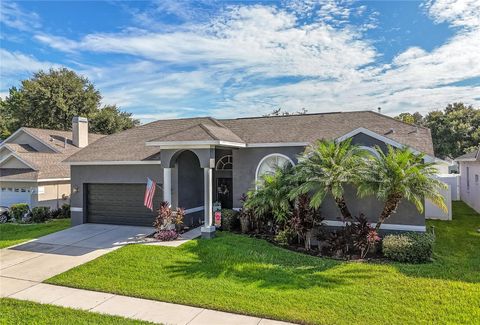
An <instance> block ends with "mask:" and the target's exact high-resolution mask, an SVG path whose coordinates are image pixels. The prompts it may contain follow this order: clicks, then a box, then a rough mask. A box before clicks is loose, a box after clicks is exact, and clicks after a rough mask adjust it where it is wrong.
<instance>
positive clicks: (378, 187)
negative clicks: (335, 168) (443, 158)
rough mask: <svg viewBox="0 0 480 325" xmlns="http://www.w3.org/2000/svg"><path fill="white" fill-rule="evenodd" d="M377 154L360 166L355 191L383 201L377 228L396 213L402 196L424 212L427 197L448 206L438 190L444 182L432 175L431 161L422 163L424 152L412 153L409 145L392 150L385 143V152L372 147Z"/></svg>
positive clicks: (442, 207) (441, 205) (435, 172)
mask: <svg viewBox="0 0 480 325" xmlns="http://www.w3.org/2000/svg"><path fill="white" fill-rule="evenodd" d="M375 150H376V152H377V154H378V156H375V155H370V156H369V157H368V158H367V159H366V160H365V163H364V164H363V165H362V167H360V173H359V174H360V175H361V178H362V179H361V181H360V182H358V185H357V191H358V194H359V196H360V197H365V196H370V195H374V196H376V197H377V199H379V200H382V201H385V205H384V207H383V210H382V212H381V213H380V216H379V219H378V222H377V224H376V226H375V228H376V230H377V231H378V229H380V226H381V225H382V223H383V222H384V221H385V220H386V219H388V218H389V217H390V216H391V215H392V214H393V213H395V212H396V210H397V208H398V205H399V204H400V201H401V200H402V199H406V200H408V201H410V202H412V203H414V204H415V206H416V207H417V209H418V211H419V212H423V209H424V206H423V202H424V199H425V198H427V199H429V200H430V201H432V202H433V203H434V204H435V205H437V206H438V207H439V208H441V209H442V210H444V211H447V206H446V205H445V201H444V199H443V196H442V195H441V194H440V192H439V189H442V188H446V185H445V184H444V183H443V182H441V181H439V180H438V179H436V178H434V176H435V175H436V174H437V169H436V168H435V166H434V163H428V162H425V159H424V155H423V154H415V153H413V152H412V151H411V150H410V149H408V148H402V149H395V148H393V147H391V146H388V150H387V153H384V152H383V151H382V149H381V148H379V147H376V148H375Z"/></svg>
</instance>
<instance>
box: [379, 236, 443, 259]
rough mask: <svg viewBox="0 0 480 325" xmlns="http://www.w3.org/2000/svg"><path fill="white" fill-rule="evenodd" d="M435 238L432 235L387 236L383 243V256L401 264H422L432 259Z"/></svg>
mask: <svg viewBox="0 0 480 325" xmlns="http://www.w3.org/2000/svg"><path fill="white" fill-rule="evenodd" d="M434 243H435V236H434V235H433V234H431V233H404V234H397V235H387V236H385V238H384V239H383V242H382V250H383V255H385V257H387V258H389V259H392V260H394V261H399V262H407V263H422V262H426V261H428V260H430V259H431V257H432V253H433V245H434Z"/></svg>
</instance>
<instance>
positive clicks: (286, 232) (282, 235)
mask: <svg viewBox="0 0 480 325" xmlns="http://www.w3.org/2000/svg"><path fill="white" fill-rule="evenodd" d="M295 236H296V235H295V231H294V230H293V229H290V228H286V229H283V230H280V231H279V232H278V234H277V235H276V236H275V238H274V240H275V242H276V243H277V244H279V245H280V246H288V245H290V244H291V243H292V242H293V240H294V239H295Z"/></svg>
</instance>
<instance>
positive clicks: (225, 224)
mask: <svg viewBox="0 0 480 325" xmlns="http://www.w3.org/2000/svg"><path fill="white" fill-rule="evenodd" d="M222 229H223V230H227V231H234V230H238V229H240V219H239V218H238V211H235V210H232V209H222Z"/></svg>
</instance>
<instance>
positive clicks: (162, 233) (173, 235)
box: [155, 230, 178, 241]
mask: <svg viewBox="0 0 480 325" xmlns="http://www.w3.org/2000/svg"><path fill="white" fill-rule="evenodd" d="M177 238H178V233H177V232H176V231H175V230H159V231H157V232H156V233H155V239H158V240H160V241H171V240H175V239H177Z"/></svg>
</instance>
